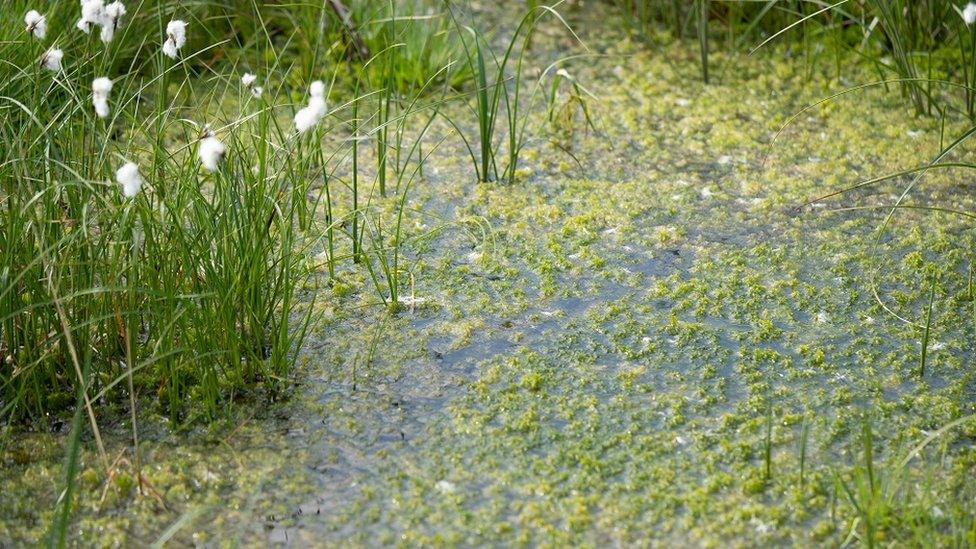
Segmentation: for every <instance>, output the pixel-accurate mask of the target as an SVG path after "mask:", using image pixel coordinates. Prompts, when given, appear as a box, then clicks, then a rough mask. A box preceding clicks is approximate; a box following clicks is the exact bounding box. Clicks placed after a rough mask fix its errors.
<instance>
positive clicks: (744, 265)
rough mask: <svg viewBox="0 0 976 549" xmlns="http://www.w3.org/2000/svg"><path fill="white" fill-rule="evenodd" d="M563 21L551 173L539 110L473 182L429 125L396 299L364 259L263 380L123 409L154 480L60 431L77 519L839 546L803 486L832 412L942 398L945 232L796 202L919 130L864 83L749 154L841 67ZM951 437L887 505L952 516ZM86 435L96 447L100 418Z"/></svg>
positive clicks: (928, 198) (960, 259)
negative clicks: (280, 385) (662, 44)
mask: <svg viewBox="0 0 976 549" xmlns="http://www.w3.org/2000/svg"><path fill="white" fill-rule="evenodd" d="M611 38H612V37H611ZM587 39H588V40H593V42H591V43H590V46H591V47H594V48H599V51H600V52H601V53H602V54H603V55H602V56H599V57H595V58H593V59H591V60H587V62H586V63H579V64H578V65H577V66H570V70H571V71H572V72H573V73H574V74H576V75H577V76H578V77H579V78H580V79H581V80H582V81H584V82H587V85H588V87H589V88H591V89H594V90H598V91H599V95H600V97H601V101H600V102H599V103H598V104H594V106H593V108H594V113H595V115H596V116H597V120H598V131H582V129H580V130H579V131H577V132H575V133H574V134H573V136H572V143H573V153H574V155H575V156H576V157H577V158H578V159H579V161H580V164H581V165H582V169H580V166H579V165H577V164H576V162H575V161H574V160H573V159H571V158H570V157H569V156H567V155H565V154H563V153H561V152H560V151H559V149H557V148H556V147H554V146H552V145H550V144H549V143H548V142H547V140H548V138H547V130H546V128H545V127H543V128H542V129H541V130H540V131H539V132H538V133H537V136H538V137H536V138H535V139H534V140H533V142H532V143H531V144H530V147H529V149H528V151H527V154H526V157H525V159H524V161H523V162H524V164H523V165H524V168H525V170H524V173H522V177H521V180H520V181H519V182H518V183H517V184H516V185H514V186H508V185H504V184H500V183H495V184H475V183H474V182H473V181H472V175H471V169H470V166H469V165H468V164H467V160H466V157H465V153H464V151H463V149H462V147H461V145H460V144H459V143H454V142H447V143H446V144H445V145H443V146H442V151H440V154H437V155H434V156H433V157H432V160H431V161H430V164H429V165H428V166H427V167H426V168H425V174H426V177H425V179H424V181H423V182H421V184H419V185H418V186H417V187H416V189H415V190H414V191H413V195H412V199H411V205H412V206H413V207H415V208H419V209H420V211H421V212H422V213H418V214H414V215H415V218H414V219H412V220H411V223H414V224H415V226H414V227H413V229H414V230H415V231H416V234H417V235H422V234H425V233H426V231H430V230H432V229H434V228H438V229H439V230H436V231H434V232H433V233H432V234H431V235H430V236H429V237H427V238H423V239H420V238H417V239H415V240H412V241H411V242H410V243H409V245H408V248H407V254H408V259H409V261H408V264H409V270H410V272H411V274H413V275H414V277H413V284H414V286H413V287H412V289H410V288H408V293H411V290H412V294H413V295H414V296H415V298H416V299H415V300H414V303H415V305H414V306H412V307H407V308H406V309H405V310H403V311H401V312H399V313H397V314H392V315H391V314H389V313H387V312H386V311H385V310H383V309H382V308H380V307H377V306H365V305H366V304H367V303H369V302H371V301H373V300H374V298H373V297H372V296H371V294H370V292H371V291H372V289H371V287H370V286H369V285H368V281H367V280H366V279H365V277H364V275H363V274H362V273H359V272H350V273H346V274H345V275H344V282H345V283H346V284H348V285H350V286H351V288H352V290H353V291H352V292H351V293H349V294H348V295H342V296H339V295H334V296H333V295H328V296H322V297H320V303H319V306H321V307H323V308H324V309H325V311H326V312H325V314H324V321H323V322H322V325H321V326H319V327H317V331H316V333H315V334H314V337H313V338H312V341H311V342H310V343H309V345H308V348H307V349H306V350H305V352H304V363H305V367H304V369H303V371H302V373H301V380H300V384H299V386H298V387H297V389H296V391H295V395H294V396H293V398H292V399H290V400H289V401H288V402H285V403H275V404H272V405H271V406H270V407H268V408H267V409H266V408H265V407H264V406H260V407H257V408H258V409H257V410H248V409H245V410H244V411H243V412H242V413H241V414H240V415H235V416H234V418H233V419H232V420H228V421H227V423H225V424H222V425H218V426H216V427H214V428H212V429H211V430H209V431H205V432H204V431H194V432H192V433H177V432H173V431H172V430H171V429H170V428H169V426H167V425H166V424H165V423H163V422H162V421H160V420H155V421H153V420H152V419H147V421H148V422H149V423H148V424H147V425H145V426H144V427H143V429H144V444H143V446H142V458H143V462H144V463H145V464H146V469H147V470H146V472H145V474H146V477H147V478H148V479H149V480H150V481H151V483H152V486H153V488H154V489H155V490H156V491H157V492H158V493H159V498H152V497H142V498H140V497H136V496H134V490H133V484H132V479H131V478H129V479H128V482H124V481H122V480H120V479H118V478H115V479H112V480H111V481H110V482H108V483H107V486H108V489H105V488H104V486H105V485H106V483H105V479H104V478H101V476H100V473H97V472H96V469H97V467H96V466H95V463H94V456H93V455H91V454H88V455H87V456H86V462H85V464H84V465H85V469H84V471H85V472H84V474H83V475H82V503H81V504H80V505H79V509H78V510H77V512H76V516H77V520H76V525H75V530H74V533H75V535H76V537H77V539H78V540H79V542H80V543H82V544H86V543H97V544H103V543H104V544H111V543H114V542H119V543H126V544H135V543H140V542H150V541H153V540H156V539H158V538H159V536H160V535H162V534H163V533H164V532H165V531H166V530H167V528H168V527H170V526H173V527H174V528H173V530H172V532H173V534H172V535H173V537H172V541H174V542H175V543H177V544H194V543H197V544H200V543H203V544H214V545H222V544H224V543H232V542H234V541H235V540H236V541H239V542H242V543H244V544H248V545H262V544H264V543H266V542H269V541H270V542H275V543H291V544H294V545H296V546H304V545H307V544H309V543H325V542H332V543H352V544H362V545H374V544H379V543H383V544H386V543H389V544H394V543H396V544H405V545H414V544H436V545H441V544H459V543H463V544H471V545H475V544H478V545H480V544H486V543H490V544H544V545H561V544H567V543H573V544H585V545H596V544H598V543H617V544H642V545H644V544H649V545H671V544H693V545H706V546H721V545H727V544H732V545H756V544H767V543H774V544H785V543H797V544H801V545H817V544H822V543H826V544H838V543H840V542H842V541H843V540H844V539H845V538H846V537H847V534H848V531H849V530H850V524H851V521H852V520H853V516H854V514H853V511H852V509H851V508H850V506H849V505H845V503H844V501H843V494H838V493H837V488H836V483H835V482H834V480H833V479H834V476H835V475H836V474H846V472H847V471H848V470H849V469H850V468H851V467H853V466H854V465H855V463H856V462H857V460H858V456H859V446H858V442H857V436H858V433H859V432H860V429H861V427H860V426H861V421H862V418H863V417H865V416H867V417H870V419H871V421H872V425H873V429H874V431H875V437H876V444H877V447H878V453H879V455H880V456H882V457H881V460H886V459H889V458H892V459H894V458H897V457H900V456H902V455H904V452H905V451H906V450H907V448H908V447H910V446H912V445H914V444H916V443H918V442H919V441H921V439H923V438H924V437H925V435H926V433H929V432H932V431H933V430H935V429H938V428H939V427H941V426H943V425H945V424H947V423H949V422H950V421H952V420H954V419H956V418H958V417H961V416H963V415H965V414H968V413H972V412H973V411H974V406H976V380H974V370H973V369H972V367H971V364H972V342H973V338H974V337H976V334H974V325H976V323H974V322H973V305H972V302H971V301H969V297H968V294H967V291H968V290H967V284H968V276H969V272H970V265H971V264H972V260H973V259H974V258H973V257H972V250H973V249H976V247H974V244H976V241H974V235H973V232H972V230H971V228H970V226H969V225H968V224H966V223H964V222H962V221H960V220H959V219H958V218H953V217H949V216H946V215H942V214H934V213H928V212H917V211H910V210H905V211H904V213H901V214H900V215H898V216H897V217H896V220H895V223H894V224H893V225H892V226H891V228H890V231H889V232H888V233H887V235H886V237H885V238H884V239H882V240H881V242H880V243H877V242H876V240H875V237H876V233H875V228H876V227H877V226H878V223H879V221H880V220H881V219H882V217H883V215H884V213H886V212H885V211H884V210H863V211H853V212H852V211H846V212H831V211H830V210H833V209H836V208H838V207H840V206H849V205H874V204H884V203H890V202H891V199H892V195H895V194H897V192H899V191H900V189H901V185H903V184H904V182H903V181H894V182H891V183H889V184H885V185H879V186H877V187H874V188H872V189H870V190H866V191H863V192H859V193H857V194H850V195H846V196H845V197H842V198H840V199H837V200H834V201H831V202H829V203H828V205H826V206H823V207H812V208H805V209H801V210H797V209H796V206H797V205H798V204H801V203H802V202H804V201H805V200H807V199H809V198H811V197H815V196H817V195H820V194H824V193H826V192H829V191H830V190H834V189H837V188H840V187H843V186H846V185H849V184H852V183H854V182H857V181H859V180H861V179H864V178H867V177H871V176H875V175H878V174H880V173H885V172H890V171H895V170H896V169H897V168H904V167H909V166H911V165H915V164H917V163H921V162H924V161H925V160H927V159H928V158H930V157H931V156H932V155H933V154H934V153H935V152H936V151H937V149H938V145H939V135H938V127H937V122H936V121H934V120H925V119H916V118H912V117H911V116H910V113H909V112H908V111H907V110H906V108H905V107H904V105H903V104H902V102H901V101H900V99H899V98H898V97H897V95H896V94H894V93H892V94H891V95H885V94H883V93H882V92H881V91H880V90H879V91H874V92H867V93H865V94H863V95H860V96H858V97H856V98H849V99H844V100H840V101H837V102H835V103H832V104H831V105H828V106H827V107H824V108H822V109H816V110H813V111H810V112H809V113H808V115H807V116H804V117H801V118H800V119H799V120H798V121H797V123H796V125H795V126H794V127H792V128H791V129H789V130H788V131H787V132H785V133H784V135H783V136H782V137H781V138H780V140H779V141H777V142H776V143H775V144H773V145H772V146H770V145H769V143H770V140H771V137H772V135H773V133H774V132H775V131H776V130H777V129H778V128H779V126H780V124H781V123H782V122H783V121H784V120H785V119H786V118H787V117H788V116H789V115H790V114H792V113H793V112H796V111H797V110H798V109H800V108H802V107H803V106H804V105H805V104H807V103H810V102H813V101H815V100H816V99H818V98H819V97H820V96H821V95H823V90H824V89H828V88H829V89H834V88H836V87H842V86H844V84H843V83H840V82H837V81H836V80H832V79H827V78H826V77H824V76H822V75H817V76H816V77H815V79H814V80H813V82H812V83H811V82H810V81H808V79H807V77H806V75H805V73H804V70H803V68H802V67H800V66H799V65H798V62H796V61H790V60H782V59H778V58H777V56H774V55H770V56H765V57H764V56H757V57H754V58H732V57H726V56H722V55H721V54H717V59H716V63H718V64H720V65H721V66H727V67H729V69H727V70H726V71H725V73H724V74H722V75H720V78H719V81H718V83H717V84H715V85H712V86H708V87H704V86H702V85H701V84H700V83H698V82H697V80H695V71H696V70H697V69H695V67H694V65H693V64H691V63H689V62H688V58H689V57H693V54H694V50H692V49H688V48H686V47H685V46H682V45H675V46H671V47H669V48H665V49H660V48H653V49H650V50H648V49H647V48H644V47H642V46H639V45H637V44H631V43H630V42H629V41H627V40H623V39H622V40H620V41H617V40H612V39H607V40H600V39H598V38H596V37H588V38H587ZM547 40H550V41H552V42H553V43H552V44H549V43H548V42H545V41H540V42H541V44H542V45H540V46H538V47H539V48H540V49H541V50H542V51H545V50H546V48H547V47H548V48H553V47H555V46H558V45H559V44H561V43H562V42H561V41H560V40H561V39H558V38H553V37H549V38H547ZM540 57H542V54H541V53H540ZM866 74H868V73H866ZM855 76H856V75H855ZM866 78H867V77H866ZM540 120H541V117H540ZM447 131H448V129H447V128H446V127H444V126H443V125H439V126H435V129H434V132H435V138H436V137H439V135H444V132H447ZM437 132H440V134H439V135H437V134H436V133H437ZM910 132H912V133H910ZM915 132H919V133H915ZM913 136H914V137H913ZM767 153H771V154H770V156H769V160H768V162H767V163H766V164H765V166H764V165H763V163H762V160H763V157H764V156H765V155H766V154H767ZM367 164H368V163H367ZM971 180H972V178H971V176H968V175H966V174H964V173H959V172H945V173H940V174H935V175H932V176H930V177H929V178H927V179H926V185H924V186H923V187H922V188H921V189H920V192H919V193H918V195H916V196H915V197H913V200H915V201H917V203H920V204H924V203H938V204H941V205H951V206H952V207H954V208H958V209H964V210H968V209H971V208H972V206H973V204H972V202H973V201H972V199H971V197H970V196H968V195H969V194H971V193H966V192H961V189H964V188H965V187H963V185H964V184H967V183H971ZM925 269H928V270H931V271H932V272H936V273H938V274H939V276H940V283H939V286H938V291H937V293H936V295H937V301H936V303H937V305H936V307H935V311H936V314H935V324H934V327H933V336H932V339H933V343H932V344H931V347H930V354H929V362H928V364H927V365H926V376H925V378H924V379H922V380H920V379H919V378H918V376H917V375H916V371H917V367H918V360H919V358H918V357H919V353H920V344H919V340H920V338H921V335H920V330H919V328H918V327H917V326H912V325H909V324H906V323H905V322H902V321H901V320H899V319H898V318H896V317H894V316H893V315H892V312H894V313H897V314H898V315H900V316H902V317H903V318H905V319H907V320H910V321H912V322H916V323H917V322H919V321H920V319H921V318H922V311H923V310H924V307H925V305H926V304H927V301H926V300H927V295H928V286H927V285H925V284H924V283H923V282H922V281H921V275H920V273H921V272H922V271H923V270H925ZM872 287H877V289H878V292H877V294H878V297H877V299H876V298H875V296H874V294H873V291H872ZM881 303H884V306H885V307H888V308H890V309H891V312H888V311H886V310H885V308H884V307H882V306H881ZM770 421H771V422H772V431H771V441H772V449H771V469H772V474H771V476H770V478H766V477H765V472H764V467H765V465H764V460H763V451H764V444H765V442H764V441H765V436H766V429H767V425H768V422H770ZM803 425H806V426H807V428H808V429H809V442H808V445H807V446H808V448H809V450H808V455H807V457H806V462H805V468H806V470H805V480H804V482H803V483H802V484H801V483H800V481H799V461H800V459H799V450H798V448H799V445H800V436H801V432H802V429H803V428H802V426H803ZM967 429H968V430H967ZM972 429H973V428H972V427H966V428H962V429H958V430H956V431H953V432H951V433H949V434H947V435H946V436H945V437H944V438H943V439H942V440H941V441H940V442H939V443H937V444H933V445H932V446H931V447H930V448H929V449H928V453H926V454H925V458H926V459H924V460H918V461H916V462H913V467H912V469H911V473H910V474H911V475H913V477H912V478H914V479H917V480H915V484H914V486H916V488H917V489H918V491H919V493H920V494H924V495H923V496H919V499H917V500H914V501H913V502H912V505H917V506H919V508H920V509H929V508H933V507H938V508H939V510H940V511H939V512H940V513H942V515H941V516H940V517H937V518H936V519H933V520H940V521H944V523H945V524H948V523H949V521H951V520H957V521H962V520H965V516H966V514H967V513H968V514H970V515H971V510H972V509H973V506H972V504H973V502H976V500H974V499H973V497H974V494H976V482H974V480H973V479H974V478H976V475H974V474H973V473H974V466H976V450H974V447H973V438H974V435H976V433H974V432H973V430H972ZM108 430H109V431H110V436H111V439H112V446H113V447H114V448H117V451H120V450H122V449H124V448H125V446H126V439H125V436H126V432H127V429H126V426H125V425H124V424H119V425H114V426H109V427H108ZM112 433H114V434H112ZM62 437H63V435H62V434H30V435H28V434H24V435H18V436H17V437H15V438H14V440H13V442H12V443H11V445H10V447H9V448H8V449H7V451H6V453H5V455H4V475H3V478H2V480H0V488H2V490H3V493H4V494H5V495H6V496H5V497H4V498H3V499H4V502H3V503H0V541H4V542H9V543H13V544H16V543H21V542H25V541H33V540H36V539H38V536H40V535H42V534H43V529H44V527H45V525H46V524H47V521H48V520H49V516H50V511H49V509H50V508H52V507H53V505H52V504H51V502H53V501H54V498H55V497H56V489H57V486H59V484H58V482H59V472H60V461H59V460H60V452H61V450H60V447H61V444H62V443H63V439H62ZM926 479H927V480H926ZM923 488H924V489H923ZM103 491H104V494H105V496H104V499H103V497H102V494H103ZM164 505H165V506H164ZM933 513H934V511H933ZM933 516H934V515H933ZM937 541H939V540H937ZM941 541H943V542H944V541H945V540H941Z"/></svg>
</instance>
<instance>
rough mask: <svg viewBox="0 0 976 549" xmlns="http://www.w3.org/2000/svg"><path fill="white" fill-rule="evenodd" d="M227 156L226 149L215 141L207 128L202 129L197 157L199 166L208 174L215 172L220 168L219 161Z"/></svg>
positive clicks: (217, 140)
mask: <svg viewBox="0 0 976 549" xmlns="http://www.w3.org/2000/svg"><path fill="white" fill-rule="evenodd" d="M225 154H227V147H226V146H224V144H223V143H222V142H221V141H220V140H219V139H217V137H216V136H215V135H214V133H213V131H212V130H211V129H210V127H209V126H207V127H205V128H204V129H203V138H201V139H200V147H199V150H198V151H197V155H198V156H199V157H200V164H202V165H203V167H204V169H205V170H207V171H208V172H215V171H217V169H218V168H219V167H220V161H221V160H223V159H224V155H225Z"/></svg>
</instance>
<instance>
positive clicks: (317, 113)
mask: <svg viewBox="0 0 976 549" xmlns="http://www.w3.org/2000/svg"><path fill="white" fill-rule="evenodd" d="M308 91H309V95H310V96H311V97H310V98H309V100H308V106H307V107H304V108H302V109H301V110H300V111H298V112H297V113H295V129H297V130H298V133H300V134H302V133H305V132H307V131H308V130H310V129H312V128H313V127H315V126H316V125H317V124H318V123H319V122H321V121H322V118H324V117H325V114H326V112H327V108H326V104H325V84H323V83H322V81H320V80H316V81H315V82H312V85H311V86H309V90H308Z"/></svg>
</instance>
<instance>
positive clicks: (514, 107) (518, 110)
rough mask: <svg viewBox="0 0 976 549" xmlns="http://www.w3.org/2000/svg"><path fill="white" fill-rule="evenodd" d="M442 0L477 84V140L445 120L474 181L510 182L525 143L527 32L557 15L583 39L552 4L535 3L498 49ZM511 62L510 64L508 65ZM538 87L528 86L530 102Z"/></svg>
mask: <svg viewBox="0 0 976 549" xmlns="http://www.w3.org/2000/svg"><path fill="white" fill-rule="evenodd" d="M445 4H446V6H447V9H448V10H449V12H450V14H451V18H452V19H453V21H454V24H455V27H456V28H457V32H458V35H459V36H460V41H461V44H462V45H463V47H464V53H465V62H466V63H467V65H468V67H469V69H470V71H471V73H472V74H473V76H474V84H475V86H476V88H475V90H474V91H473V96H474V106H473V111H474V114H475V118H476V121H477V124H478V132H477V140H476V141H475V140H472V139H468V138H467V137H466V136H465V132H464V131H463V130H462V128H461V127H460V126H459V125H458V124H457V123H456V122H455V121H453V120H450V119H449V121H450V123H451V124H452V125H453V126H454V128H455V129H456V130H457V132H458V134H459V135H460V136H461V138H462V139H463V140H464V144H465V146H466V147H467V149H468V153H469V154H470V155H471V163H472V165H473V167H474V170H475V174H476V176H477V178H478V181H482V182H488V181H495V180H498V179H499V178H501V179H503V180H505V181H507V182H509V183H514V182H515V176H516V171H517V169H518V162H519V156H520V154H521V151H522V148H523V146H524V144H525V127H526V124H527V115H526V112H525V111H524V110H523V109H524V108H525V107H524V105H523V97H522V89H523V87H524V86H523V77H524V73H523V63H524V60H525V53H526V51H527V50H528V48H529V44H530V42H531V39H532V34H533V33H534V32H535V29H536V26H537V25H538V23H539V21H540V20H541V18H542V17H543V16H545V15H550V16H552V17H553V18H554V19H556V20H557V21H559V23H561V24H562V25H563V26H564V27H565V28H566V29H567V30H568V32H569V33H570V34H572V36H573V37H574V38H575V39H576V40H577V41H578V42H579V43H580V44H582V43H583V42H582V40H580V39H579V37H578V36H577V35H576V33H575V32H574V31H573V29H572V28H571V27H570V26H569V24H568V23H567V22H566V20H565V19H563V17H562V16H561V15H560V14H559V12H557V11H556V10H555V8H554V7H553V6H536V7H534V8H532V9H530V10H529V11H528V13H526V14H525V15H524V16H523V17H522V19H521V20H520V21H519V23H518V25H517V26H516V28H515V30H514V32H513V33H512V35H511V38H510V39H509V40H508V42H507V44H506V46H505V50H504V52H503V53H502V54H501V55H498V54H496V53H495V51H494V49H493V48H492V43H491V40H490V39H489V37H487V36H486V35H485V34H484V33H483V32H482V31H481V30H479V29H478V28H476V27H472V26H467V25H464V24H462V22H461V19H460V15H459V14H458V13H457V8H456V7H455V6H454V5H453V4H452V3H451V2H449V1H448V2H445ZM556 5H558V3H557V4H556ZM510 64H511V65H513V66H512V67H511V68H510ZM540 83H541V80H540ZM540 87H541V86H540V85H536V86H534V87H533V92H532V97H531V98H530V100H529V101H528V104H529V105H531V104H532V103H533V99H535V97H536V95H537V93H538V91H539V89H540ZM502 108H504V115H505V118H504V120H505V122H506V125H505V131H506V133H505V137H506V139H505V141H506V142H507V143H506V145H507V147H506V148H505V155H506V156H507V163H506V164H505V165H504V167H502V168H501V170H499V167H498V157H499V155H500V150H501V145H500V143H498V142H497V141H496V133H497V132H498V131H499V129H498V121H499V117H500V115H501V113H502ZM476 150H477V152H476Z"/></svg>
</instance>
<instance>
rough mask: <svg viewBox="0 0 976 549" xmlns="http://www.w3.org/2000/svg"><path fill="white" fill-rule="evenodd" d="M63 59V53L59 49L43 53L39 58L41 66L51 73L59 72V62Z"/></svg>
mask: <svg viewBox="0 0 976 549" xmlns="http://www.w3.org/2000/svg"><path fill="white" fill-rule="evenodd" d="M63 58H64V52H63V51H61V50H60V49H59V48H51V49H49V50H47V51H46V52H44V55H42V56H41V65H42V66H43V67H44V68H45V69H47V70H49V71H53V72H59V71H60V70H61V60H62V59H63Z"/></svg>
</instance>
